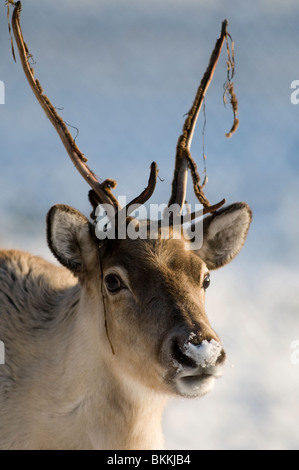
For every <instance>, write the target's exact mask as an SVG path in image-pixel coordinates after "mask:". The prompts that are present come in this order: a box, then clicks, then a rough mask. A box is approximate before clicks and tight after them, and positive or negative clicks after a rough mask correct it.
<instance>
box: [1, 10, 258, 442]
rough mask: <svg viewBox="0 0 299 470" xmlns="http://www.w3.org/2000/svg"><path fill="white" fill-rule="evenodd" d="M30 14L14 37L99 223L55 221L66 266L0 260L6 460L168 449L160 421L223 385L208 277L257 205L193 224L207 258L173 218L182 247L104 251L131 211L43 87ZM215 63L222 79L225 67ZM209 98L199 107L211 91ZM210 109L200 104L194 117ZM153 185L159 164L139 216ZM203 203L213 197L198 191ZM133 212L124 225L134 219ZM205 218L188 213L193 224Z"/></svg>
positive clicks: (179, 174) (9, 257)
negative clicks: (169, 408)
mask: <svg viewBox="0 0 299 470" xmlns="http://www.w3.org/2000/svg"><path fill="white" fill-rule="evenodd" d="M20 8H21V4H20V2H17V3H16V6H15V9H14V13H13V17H12V27H13V32H14V36H15V39H16V43H17V46H18V49H19V53H20V57H21V62H22V65H23V68H24V70H25V73H26V76H27V78H28V80H29V83H30V85H31V87H32V89H33V91H34V93H35V94H36V96H37V98H38V100H39V102H40V103H41V105H42V107H43V109H44V110H45V112H46V113H47V116H48V117H49V119H50V120H51V122H52V123H53V124H54V126H55V128H56V130H57V131H58V133H59V135H60V137H61V139H62V141H63V143H64V145H65V147H66V149H67V151H68V153H69V155H70V156H71V158H72V160H73V161H74V163H75V165H76V167H77V168H78V169H79V170H80V172H81V173H82V174H83V176H84V177H85V179H86V180H87V181H88V182H89V184H90V186H91V187H92V189H91V191H90V195H89V197H90V201H91V203H92V205H93V213H92V216H93V217H92V219H91V220H88V219H87V218H86V217H85V216H84V215H82V214H81V213H79V212H78V211H77V210H75V209H73V208H71V207H68V206H66V205H55V206H54V207H52V208H51V209H50V211H49V213H48V216H47V239H48V244H49V247H50V249H51V251H52V253H53V254H54V256H55V257H56V258H57V259H58V261H59V262H60V264H61V265H62V266H60V267H59V266H55V265H52V264H50V263H49V262H46V261H44V260H43V259H41V258H38V257H35V256H32V255H30V254H28V253H24V252H20V251H14V250H8V251H5V250H3V251H0V306H1V307H0V340H1V341H3V343H4V344H5V364H4V365H0V448H1V449H110V450H111V449H113V450H117V449H161V448H163V445H164V444H163V433H162V426H161V417H162V413H163V409H164V407H165V405H166V403H167V401H168V400H169V398H170V397H173V396H183V397H200V396H202V395H204V394H205V393H207V392H208V391H210V390H211V389H212V388H213V386H214V382H215V380H216V379H217V378H218V377H220V376H221V375H222V372H223V365H224V362H225V352H224V349H223V345H222V343H221V341H220V339H219V337H218V336H217V334H216V333H215V331H214V330H213V329H212V327H211V326H210V323H209V320H208V318H207V315H206V313H205V307H204V303H205V291H206V289H207V288H208V286H209V284H210V271H211V270H214V269H217V268H220V267H221V266H224V265H225V264H227V263H228V262H230V261H231V260H232V259H233V258H234V257H235V256H236V255H237V254H238V253H239V251H240V249H241V248H242V246H243V244H244V242H245V239H246V236H247V232H248V228H249V225H250V222H251V210H250V208H249V207H248V205H247V204H246V203H234V204H231V205H228V206H227V207H221V208H220V206H221V205H222V204H223V201H222V202H221V203H219V204H216V205H214V206H211V205H210V204H209V203H208V201H207V200H206V201H205V202H206V204H205V205H204V209H203V211H202V213H203V214H204V215H205V217H204V218H203V221H202V220H200V221H199V222H196V223H197V224H198V223H202V224H203V243H202V246H201V247H200V248H199V249H196V250H192V249H190V246H191V245H192V243H193V242H192V239H191V240H190V239H188V238H187V237H186V236H185V237H184V236H183V235H184V233H183V230H182V229H181V226H180V227H175V224H172V223H171V216H170V226H171V230H172V232H171V233H172V234H173V233H174V232H175V230H179V231H180V232H181V234H182V237H181V238H175V237H174V236H170V237H169V238H168V239H166V238H163V236H162V235H161V234H162V228H163V227H162V226H159V227H158V237H156V238H155V239H148V238H147V239H140V238H139V239H134V240H132V239H130V238H129V237H126V238H124V239H120V238H117V237H116V238H115V239H109V238H106V239H104V240H99V239H98V238H97V237H96V236H95V220H94V217H95V210H96V207H97V206H98V205H99V204H108V205H109V206H111V207H112V208H113V210H114V213H115V214H116V218H117V216H118V214H120V212H121V211H122V209H121V208H120V207H119V205H118V202H117V200H116V198H115V197H114V196H113V194H112V191H111V189H112V188H113V187H114V186H115V184H114V182H113V181H112V180H105V181H104V182H103V183H99V182H98V181H97V180H96V178H95V176H94V174H93V173H92V171H91V170H90V169H89V168H88V167H87V165H86V161H85V159H84V157H83V155H82V154H81V153H80V151H79V149H78V147H77V146H76V145H75V143H74V141H73V140H72V137H71V136H70V134H69V133H68V130H67V128H66V126H65V124H64V123H63V121H62V119H61V118H60V117H59V116H58V115H57V113H56V110H55V109H54V108H53V106H52V105H51V102H50V101H49V100H48V98H47V97H46V96H45V95H44V94H43V91H42V88H41V86H40V84H39V82H38V81H37V80H36V79H35V78H34V76H33V71H32V69H31V68H30V65H29V62H28V54H29V53H28V49H27V47H26V45H25V43H24V40H23V36H22V32H21V29H20V22H19V15H20ZM225 35H226V25H224V26H223V28H222V33H221V37H220V38H219V40H218V42H217V43H216V46H215V49H216V52H217V51H218V53H220V49H221V46H222V43H223V40H224V38H225ZM214 52H215V50H214ZM216 55H217V54H216ZM211 57H213V59H211V63H210V66H211V65H213V66H215V54H214V55H212V56H211ZM210 69H211V68H210ZM201 85H202V87H201V92H200V93H201V98H200V100H202V98H203V95H204V93H203V91H202V90H203V89H204V92H205V89H206V88H207V86H208V84H207V80H204V81H203V83H202V84H201ZM203 85H204V86H203ZM200 100H199V101H200ZM199 107H200V104H199V102H197V104H196V105H195V106H193V112H194V113H196V112H198V111H199ZM194 113H193V117H194ZM191 115H192V113H191V114H189V118H190V116H191ZM191 121H192V123H191V124H190V122H191ZM194 121H195V119H189V121H188V122H189V124H187V127H186V128H185V129H184V133H183V137H182V136H181V138H180V139H179V143H178V147H177V157H176V165H175V172H174V179H173V183H172V194H171V198H170V201H169V205H171V204H173V203H175V204H177V205H178V206H179V207H180V208H182V205H183V203H184V201H185V195H186V180H187V179H186V174H187V171H188V168H190V167H192V168H193V173H192V175H193V183H198V182H199V181H198V180H196V175H197V173H196V169H195V168H194V165H193V163H194V162H193V160H192V157H191V155H190V152H189V147H190V142H191V134H192V131H193V127H192V126H193V125H194ZM188 126H189V127H188ZM186 129H187V130H186ZM186 142H187V145H186ZM156 176H157V166H156V164H154V163H153V164H152V167H151V174H150V179H149V183H148V186H147V187H146V189H145V190H144V191H143V192H142V193H141V194H140V195H139V196H138V197H137V198H136V199H135V200H134V201H133V202H134V203H135V204H137V205H138V204H143V203H144V202H145V201H146V200H148V199H149V197H150V196H151V194H152V192H153V190H154V186H155V182H156ZM195 186H196V184H194V187H195ZM196 191H197V193H200V196H201V197H203V192H202V188H201V187H200V186H199V184H197V186H196ZM129 206H130V205H128V208H125V209H127V213H126V218H125V224H128V223H129V221H130V222H131V221H132V220H134V219H133V218H132V217H131V216H130V209H129ZM196 217H197V214H191V215H190V220H193V221H194V220H195V218H196ZM139 223H140V222H138V221H137V220H136V224H137V225H138V224H139ZM146 223H148V221H146ZM179 225H180V224H179Z"/></svg>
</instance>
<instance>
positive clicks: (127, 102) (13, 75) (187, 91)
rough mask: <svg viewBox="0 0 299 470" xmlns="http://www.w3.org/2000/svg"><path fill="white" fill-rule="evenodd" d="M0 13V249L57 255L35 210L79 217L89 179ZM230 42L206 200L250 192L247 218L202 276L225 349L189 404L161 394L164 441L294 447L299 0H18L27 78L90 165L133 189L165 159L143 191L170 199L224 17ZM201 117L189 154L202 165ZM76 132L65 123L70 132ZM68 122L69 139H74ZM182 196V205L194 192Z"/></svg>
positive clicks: (122, 189)
mask: <svg viewBox="0 0 299 470" xmlns="http://www.w3.org/2000/svg"><path fill="white" fill-rule="evenodd" d="M1 8H2V10H1V14H0V51H1V68H0V80H2V81H3V82H4V83H5V98H6V102H5V105H0V120H1V126H0V149H1V150H0V159H1V166H0V168H1V170H0V187H1V199H0V220H1V224H0V244H1V246H2V247H7V248H9V247H17V248H20V249H24V250H29V251H31V252H33V253H35V254H39V255H42V256H44V257H46V258H47V259H49V260H53V259H52V257H51V255H50V252H49V250H48V248H47V245H46V240H45V215H46V212H47V210H48V209H49V208H50V206H52V205H53V204H55V203H65V204H69V205H72V206H74V207H76V208H77V209H79V210H81V211H82V212H84V213H85V214H86V215H88V214H89V212H90V208H89V204H88V202H87V191H88V187H87V185H86V183H85V182H84V181H83V180H82V179H81V178H80V176H79V174H78V173H77V172H76V171H75V169H74V168H73V166H72V164H71V162H70V161H69V159H68V156H67V155H66V153H65V151H64V149H63V147H62V144H61V142H60V141H59V138H58V136H57V135H56V134H55V131H54V130H53V129H52V127H51V125H50V123H49V122H48V120H47V119H46V117H45V115H44V114H43V112H42V110H41V109H40V107H39V105H38V104H37V102H36V100H35V98H34V96H33V95H32V92H31V90H30V89H29V86H28V85H27V83H26V81H25V78H24V75H23V71H22V70H21V66H20V63H19V60H17V64H15V63H14V62H13V58H12V55H11V49H10V41H9V35H8V29H7V21H6V10H5V8H4V1H3V2H2V6H1ZM225 18H228V20H229V21H230V27H229V31H230V33H231V34H232V37H233V39H234V41H235V53H236V77H235V90H236V93H237V96H238V99H239V118H240V127H239V130H238V132H237V133H236V134H235V135H234V136H233V138H232V139H229V140H228V139H226V138H225V136H224V134H225V132H228V130H229V129H230V127H231V124H232V112H231V110H230V109H229V108H227V109H225V108H224V106H223V104H222V93H223V88H222V87H223V83H224V81H225V79H226V68H225V60H226V55H225V50H223V52H222V56H221V59H220V61H219V64H218V67H217V70H216V73H215V76H214V79H213V82H212V85H211V87H210V89H209V92H208V95H207V99H206V116H207V125H206V133H205V152H206V154H207V172H208V176H209V183H208V185H207V188H206V195H207V197H208V198H209V200H210V201H211V202H212V203H215V202H217V201H219V200H220V199H222V198H223V197H226V199H227V201H228V202H229V203H231V202H234V201H243V200H244V201H246V202H247V203H248V204H249V205H250V206H251V208H252V210H253V213H254V220H253V224H252V227H251V230H250V234H249V237H248V240H247V243H246V246H245V247H244V249H243V251H242V252H241V254H240V255H239V257H238V258H237V259H236V260H235V261H234V262H233V263H232V264H230V265H228V266H227V267H225V268H223V269H222V270H220V271H219V272H215V273H213V275H212V282H211V287H210V289H209V291H208V293H207V312H208V315H209V318H210V321H211V323H212V325H213V327H214V328H215V330H216V331H217V332H218V334H219V335H220V337H221V338H222V340H223V342H224V345H225V347H226V351H227V354H228V364H227V367H226V374H225V376H224V377H223V378H222V379H221V380H219V381H218V382H217V384H216V387H215V390H214V391H213V392H212V393H210V394H209V395H207V396H206V397H204V398H202V399H199V400H185V399H177V400H173V401H171V402H170V404H169V406H168V408H167V410H166V413H165V416H164V430H165V436H166V447H167V448H169V449H299V430H298V421H299V365H296V364H292V362H291V354H292V352H293V350H292V349H291V343H292V342H293V341H294V340H299V272H298V261H299V246H298V244H299V241H298V240H299V222H298V202H297V199H298V196H299V190H298V188H299V184H298V183H299V180H298V176H299V160H298V156H299V155H298V152H299V150H298V149H299V105H298V106H296V105H293V104H292V103H291V101H290V96H291V92H292V90H291V88H290V85H291V82H292V81H293V80H298V79H299V50H298V48H299V29H298V20H299V3H298V1H297V0H256V1H255V2H245V3H244V2H242V4H241V2H239V1H237V0H222V1H220V0H213V1H208V0H205V1H204V0H142V1H141V0H99V1H95V0H89V1H86V0H84V1H83V0H61V1H59V2H53V1H50V0H43V2H37V1H33V0H24V1H23V12H22V25H23V32H24V36H25V40H26V42H27V44H28V46H29V49H30V51H31V53H32V54H33V56H34V59H35V61H36V65H35V70H36V77H37V78H38V79H39V80H40V82H41V84H42V86H43V87H44V90H45V92H46V94H47V95H48V96H49V97H50V99H51V100H52V101H53V103H54V105H55V106H57V107H59V108H63V110H62V111H60V113H61V115H62V117H63V119H65V121H66V122H68V123H69V124H71V125H72V126H76V127H78V128H79V130H80V134H79V136H78V138H77V140H76V142H77V143H78V145H79V148H80V149H81V150H82V151H83V152H84V153H85V155H86V156H87V157H88V159H89V165H90V167H91V168H92V169H93V170H94V171H95V172H96V173H97V174H98V175H99V176H101V177H102V178H106V177H113V178H115V179H116V180H117V181H118V187H117V191H116V194H117V195H123V194H126V195H127V197H128V199H132V198H133V197H134V196H135V195H136V194H137V193H140V191H141V190H142V189H143V188H144V186H145V184H146V182H147V179H148V175H149V166H150V163H151V162H152V161H153V160H155V161H156V162H157V163H158V166H159V169H160V173H159V174H160V177H161V178H162V179H163V180H164V181H163V182H162V181H158V187H157V190H156V192H155V195H154V197H153V198H152V202H157V203H158V202H159V203H161V202H167V201H168V197H169V194H170V184H171V179H172V174H173V165H174V154H175V146H176V141H177V138H178V136H179V134H180V132H181V129H182V125H183V121H184V114H185V113H186V112H187V111H188V110H189V108H190V105H191V103H192V101H193V98H194V95H195V91H196V89H197V86H198V84H199V81H200V79H201V77H202V74H203V72H204V71H205V69H206V66H207V64H208V60H209V56H210V53H211V51H212V49H213V47H214V44H215V40H216V38H217V37H218V36H219V32H220V27H221V22H222V20H223V19H225ZM202 125H203V116H202V115H201V116H200V119H199V122H198V126H197V130H196V135H195V138H194V143H193V145H192V154H193V156H194V157H195V159H196V160H197V162H198V165H199V168H202V141H201V132H202ZM71 131H72V132H73V130H72V129H71ZM75 133H76V132H75V131H74V135H75ZM191 194H192V192H190V194H189V196H188V200H189V201H190V202H192V201H193V202H195V201H194V200H193V199H192V196H191Z"/></svg>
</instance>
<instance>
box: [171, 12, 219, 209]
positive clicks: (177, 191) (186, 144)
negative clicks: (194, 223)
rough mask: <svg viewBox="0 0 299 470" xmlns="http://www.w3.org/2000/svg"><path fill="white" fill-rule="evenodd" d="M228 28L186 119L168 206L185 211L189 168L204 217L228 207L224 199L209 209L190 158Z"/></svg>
mask: <svg viewBox="0 0 299 470" xmlns="http://www.w3.org/2000/svg"><path fill="white" fill-rule="evenodd" d="M227 26H228V21H227V20H224V21H223V23H222V28H221V35H220V37H219V39H218V40H217V41H216V44H215V47H214V50H213V52H212V55H211V57H210V62H209V65H208V67H207V70H206V72H205V74H204V76H203V78H202V80H201V82H200V85H199V87H198V90H197V93H196V97H195V100H194V103H193V105H192V108H191V109H190V111H189V112H188V115H187V118H186V120H185V123H184V126H183V133H182V135H181V136H180V137H179V139H178V143H177V148H176V158H175V170H174V176H173V181H172V194H171V197H170V200H169V203H168V205H169V206H170V205H172V204H178V205H179V206H180V207H181V209H182V207H183V205H184V203H185V198H186V188H187V176H188V167H189V169H190V171H191V176H192V180H193V189H194V193H195V195H196V197H197V199H198V200H199V202H200V203H201V204H202V205H203V206H204V207H205V213H208V212H212V211H215V210H216V209H218V208H219V207H221V206H222V205H223V204H224V203H225V199H223V200H222V201H221V202H220V203H218V204H216V205H215V206H211V205H210V203H209V201H208V200H207V198H206V197H205V195H204V192H203V186H201V185H200V176H199V174H198V171H197V165H196V163H195V161H194V160H193V158H192V156H191V153H190V147H191V143H192V138H193V133H194V129H195V125H196V121H197V118H198V115H199V112H200V109H201V107H202V104H203V101H204V97H205V94H206V92H207V89H208V87H209V85H210V83H211V80H212V78H213V74H214V71H215V68H216V65H217V62H218V59H219V57H220V53H221V49H222V46H223V43H224V40H225V38H226V36H227V34H228V33H227ZM216 206H217V207H216ZM215 207H216V208H215ZM208 208H209V209H208Z"/></svg>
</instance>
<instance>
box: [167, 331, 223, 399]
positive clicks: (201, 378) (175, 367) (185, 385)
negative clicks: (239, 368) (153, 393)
mask: <svg viewBox="0 0 299 470" xmlns="http://www.w3.org/2000/svg"><path fill="white" fill-rule="evenodd" d="M224 361H225V352H224V350H223V348H222V345H221V343H219V342H218V341H215V340H211V341H207V340H205V341H203V342H202V343H200V344H193V343H190V342H189V341H185V342H184V343H183V344H182V346H181V345H180V344H179V342H178V341H177V340H172V345H171V349H170V355H169V356H168V367H167V368H168V374H167V376H168V377H167V382H168V384H169V385H170V386H171V388H172V390H173V391H174V392H175V393H176V394H178V395H181V396H184V397H200V396H202V395H205V394H206V393H208V392H209V391H210V390H212V389H213V387H214V385H215V382H216V379H217V378H219V377H221V376H222V375H223V364H224Z"/></svg>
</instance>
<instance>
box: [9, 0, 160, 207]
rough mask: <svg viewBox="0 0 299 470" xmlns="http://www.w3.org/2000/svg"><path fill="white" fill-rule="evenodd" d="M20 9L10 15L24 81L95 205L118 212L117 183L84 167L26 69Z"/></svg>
mask: <svg viewBox="0 0 299 470" xmlns="http://www.w3.org/2000/svg"><path fill="white" fill-rule="evenodd" d="M21 9H22V4H21V2H16V3H15V8H14V11H13V15H12V29H13V33H14V37H15V40H16V44H17V47H18V51H19V55H20V60H21V64H22V67H23V70H24V72H25V76H26V78H27V81H28V83H29V85H30V87H31V89H32V91H33V93H34V94H35V96H36V98H37V100H38V102H39V104H40V105H41V107H42V109H43V110H44V112H45V113H46V115H47V117H48V118H49V120H50V122H51V123H52V125H53V126H54V128H55V129H56V131H57V133H58V135H59V137H60V139H61V141H62V143H63V145H64V147H65V149H66V151H67V153H68V155H69V156H70V158H71V160H72V162H73V163H74V165H75V167H76V168H77V170H78V171H79V173H80V174H81V176H83V178H84V179H85V181H87V183H88V184H89V185H90V186H91V188H92V190H93V196H94V198H95V199H96V201H97V202H98V204H100V203H102V204H111V205H112V206H114V208H115V209H116V210H118V209H119V208H120V207H119V204H118V202H117V200H116V198H115V197H114V196H113V194H112V192H111V189H113V188H115V187H116V184H117V183H116V181H114V180H112V179H106V180H105V181H103V182H102V183H99V181H98V179H97V177H96V175H95V174H94V173H93V171H92V170H91V169H90V168H89V167H88V166H87V164H86V162H87V158H86V157H85V156H84V154H83V153H82V152H81V151H80V150H79V148H78V146H77V144H76V143H75V141H74V139H73V137H72V135H71V134H70V132H69V130H68V128H67V126H66V124H65V122H64V121H63V119H62V118H61V117H60V116H59V114H58V113H57V111H56V109H55V108H54V106H53V105H52V103H51V101H50V100H49V98H48V97H47V96H46V95H45V94H44V92H43V89H42V87H41V85H40V83H39V81H38V80H37V79H35V77H34V70H33V68H32V67H31V66H30V63H29V60H28V59H29V58H30V57H31V56H30V54H29V50H28V47H27V45H26V43H25V41H24V39H23V33H22V29H21V26H20V13H21ZM156 175H157V171H156V172H155V176H156ZM152 180H153V175H152V177H151V184H152ZM150 195H151V192H150V191H149V194H147V193H146V194H145V191H143V192H142V194H141V195H140V197H141V198H142V200H143V201H145V200H147V198H149V197H150ZM134 201H138V198H136V199H135V200H134Z"/></svg>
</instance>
